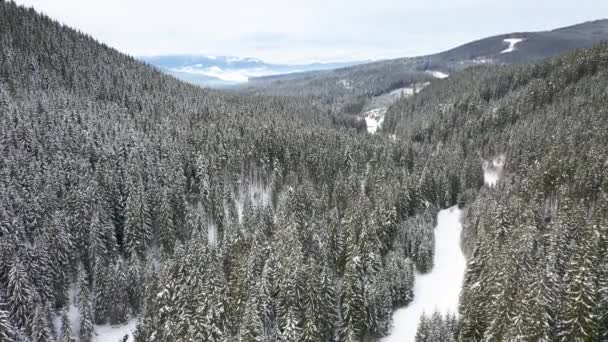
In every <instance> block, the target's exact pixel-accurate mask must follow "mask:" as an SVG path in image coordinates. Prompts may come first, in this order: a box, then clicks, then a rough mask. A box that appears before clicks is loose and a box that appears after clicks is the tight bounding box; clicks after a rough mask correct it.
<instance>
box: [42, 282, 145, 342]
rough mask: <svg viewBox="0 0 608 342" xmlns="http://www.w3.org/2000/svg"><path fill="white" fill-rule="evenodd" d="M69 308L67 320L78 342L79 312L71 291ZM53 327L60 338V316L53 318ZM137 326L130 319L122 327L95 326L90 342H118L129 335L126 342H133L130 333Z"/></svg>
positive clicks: (74, 295)
mask: <svg viewBox="0 0 608 342" xmlns="http://www.w3.org/2000/svg"><path fill="white" fill-rule="evenodd" d="M69 297H70V303H71V304H70V306H69V307H68V312H67V314H68V319H69V321H70V325H71V328H72V333H73V334H74V336H73V337H74V338H75V339H76V342H80V338H79V337H78V332H79V331H80V312H79V310H78V307H77V306H76V305H75V303H76V301H77V300H78V298H77V297H76V291H75V290H74V289H71V290H70V292H69ZM53 325H54V326H55V331H56V332H57V335H59V336H61V331H62V329H63V328H62V327H61V315H60V314H59V315H56V316H55V317H54V318H53ZM136 326H137V319H136V318H132V319H130V320H129V321H127V323H125V324H123V325H109V324H104V325H95V335H94V336H93V340H92V342H119V341H121V339H122V338H123V337H124V336H125V335H129V338H128V339H127V341H128V342H133V335H132V333H133V332H134V331H135V328H136Z"/></svg>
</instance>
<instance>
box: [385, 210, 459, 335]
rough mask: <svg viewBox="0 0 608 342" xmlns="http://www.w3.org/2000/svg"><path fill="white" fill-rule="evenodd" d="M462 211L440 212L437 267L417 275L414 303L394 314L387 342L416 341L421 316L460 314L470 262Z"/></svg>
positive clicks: (437, 231) (436, 234) (436, 236)
mask: <svg viewBox="0 0 608 342" xmlns="http://www.w3.org/2000/svg"><path fill="white" fill-rule="evenodd" d="M461 216H462V211H461V210H460V209H458V207H456V206H454V207H452V208H449V209H445V210H442V211H440V212H439V214H438V215H437V227H435V259H434V260H435V265H434V267H433V269H432V270H431V272H429V273H427V274H418V273H417V274H416V280H415V284H414V300H413V301H412V302H411V303H410V304H409V305H408V306H406V307H404V308H401V309H398V310H397V311H395V313H394V314H393V328H392V331H391V333H390V335H389V336H387V337H385V338H383V339H382V341H383V342H414V340H415V337H416V329H417V328H418V322H419V320H420V316H421V315H422V314H423V313H426V314H427V315H431V314H432V313H433V312H434V311H438V312H440V313H442V314H447V313H454V314H458V300H459V297H460V289H461V287H462V282H463V280H464V273H465V268H466V260H465V257H464V255H463V254H462V250H461V249H460V233H461V231H462V223H461Z"/></svg>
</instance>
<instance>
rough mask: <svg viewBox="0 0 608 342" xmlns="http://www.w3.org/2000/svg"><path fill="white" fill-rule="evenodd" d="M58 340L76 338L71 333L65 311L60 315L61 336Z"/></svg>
mask: <svg viewBox="0 0 608 342" xmlns="http://www.w3.org/2000/svg"><path fill="white" fill-rule="evenodd" d="M59 342H76V339H75V338H74V336H73V333H72V326H71V323H70V320H69V319H68V314H67V312H66V311H64V312H63V314H62V315H61V336H60V338H59Z"/></svg>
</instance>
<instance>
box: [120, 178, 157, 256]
mask: <svg viewBox="0 0 608 342" xmlns="http://www.w3.org/2000/svg"><path fill="white" fill-rule="evenodd" d="M129 190H130V193H129V198H128V200H127V208H126V212H127V222H126V227H125V230H126V233H125V240H126V246H127V252H128V254H129V255H131V256H137V257H139V258H143V257H144V256H145V253H146V248H147V246H148V243H149V241H150V239H151V238H152V236H151V235H152V227H151V226H152V218H151V216H150V211H149V207H148V203H147V198H146V193H145V189H144V184H143V180H142V179H141V178H139V179H138V181H137V183H136V184H134V185H133V186H132V187H131V188H130V189H129Z"/></svg>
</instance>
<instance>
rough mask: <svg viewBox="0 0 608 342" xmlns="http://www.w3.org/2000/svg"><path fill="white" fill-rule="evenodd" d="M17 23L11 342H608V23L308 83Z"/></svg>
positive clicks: (7, 333)
mask: <svg viewBox="0 0 608 342" xmlns="http://www.w3.org/2000/svg"><path fill="white" fill-rule="evenodd" d="M72 5H73V4H72ZM93 5H94V4H93V3H90V4H87V6H93ZM243 5H244V4H243ZM304 5H305V6H304V7H303V8H309V7H310V6H311V5H312V3H309V2H306V3H305V4H304ZM323 5H324V6H327V8H328V11H329V9H330V7H331V6H330V5H331V4H329V3H327V4H323ZM359 5H361V4H359ZM104 6H105V4H104ZM108 6H109V5H108ZM125 6H127V5H126V4H125ZM129 6H132V5H129ZM217 6H220V5H219V4H217ZM256 6H257V4H256ZM72 7H73V6H71V5H70V6H64V7H57V9H58V11H59V10H60V9H63V10H69V9H70V8H72ZM108 8H109V9H110V11H109V12H112V13H115V12H116V11H115V10H116V8H112V7H108ZM324 8H325V7H324ZM104 9H105V7H104ZM139 9H140V10H142V11H144V12H142V13H148V14H149V15H151V14H150V12H145V10H150V8H148V7H145V8H144V7H142V8H139ZM248 9H249V10H250V11H255V10H256V9H257V7H255V6H254V7H250V8H248ZM301 10H302V12H303V13H305V11H304V10H303V9H301ZM79 11H84V9H82V8H80V9H79ZM165 11H166V12H167V16H166V17H165V13H164V12H165ZM171 11H172V9H171V8H164V7H163V8H162V12H163V13H162V14H163V19H167V20H168V19H169V17H170V16H169V14H171V13H173V14H175V12H171ZM180 11H181V9H180ZM340 11H341V12H340V13H342V8H340ZM119 12H120V11H119ZM346 12H348V11H346ZM53 13H60V12H53ZM61 13H63V12H61ZM120 13H122V12H120ZM125 13H126V11H125ZM205 13H207V12H205ZM205 13H203V12H202V11H200V13H199V12H197V13H196V14H197V15H196V16H195V17H190V18H189V17H188V16H186V15H185V14H184V12H183V11H181V12H180V16H178V18H177V19H174V21H173V22H172V23H168V22H167V23H165V22H162V23H161V22H160V21H154V22H153V25H148V26H145V25H143V24H142V26H141V27H140V26H138V25H136V23H132V22H129V27H130V26H133V27H136V26H137V27H138V28H141V30H152V29H153V28H154V27H155V26H157V25H161V24H162V25H166V27H167V29H166V30H167V32H169V33H171V32H172V30H173V29H174V28H177V27H178V26H179V25H178V24H180V22H181V21H185V22H186V23H187V24H189V25H194V24H195V23H199V22H203V21H204V20H202V19H201V18H202V17H203V15H204V14H205ZM210 13H211V15H210V16H207V17H206V19H207V20H209V21H211V20H212V19H213V17H214V16H220V15H221V14H222V13H221V12H220V11H218V12H210ZM281 13H282V14H284V15H286V13H285V12H281ZM328 13H329V12H328ZM336 13H337V12H335V11H334V12H332V16H330V17H331V18H332V20H333V18H337V17H334V15H335V14H336ZM103 14H104V11H102V10H101V9H99V13H96V15H95V17H96V16H97V15H99V16H102V15H103ZM258 14H259V15H262V14H260V13H258ZM181 15H183V16H181ZM298 15H299V13H298ZM302 15H304V14H302ZM370 15H371V14H370ZM199 16H200V17H199ZM141 17H142V18H140V19H142V20H143V14H142V15H141ZM262 17H264V18H266V19H267V20H266V21H267V22H271V21H277V22H281V20H285V21H283V22H287V20H288V19H285V18H282V17H281V16H278V15H276V16H272V15H271V14H269V15H268V16H263V15H262ZM0 18H1V19H2V20H0V41H1V42H2V44H0V194H2V196H0V341H2V342H59V341H61V342H94V341H97V342H117V341H129V342H174V341H210V342H216V341H217V342H224V341H243V342H262V341H264V342H265V341H269V342H275V341H276V342H279V341H290V342H291V341H295V342H316V341H336V342H338V341H340V342H356V341H362V342H375V341H388V342H391V341H408V342H409V341H412V342H455V341H560V342H561V341H563V342H566V341H582V342H587V341H590V342H591V341H604V340H606V338H608V317H606V315H605V312H608V270H607V269H606V267H605V265H607V264H608V171H607V169H606V165H608V120H607V118H608V111H607V108H608V43H606V41H608V21H607V20H597V21H590V22H584V23H581V24H577V25H573V26H567V27H563V28H558V29H553V30H548V31H539V32H507V33H504V34H500V35H495V36H490V37H487V38H482V39H479V40H475V41H472V42H470V43H466V44H464V45H460V46H458V47H456V48H453V49H450V50H447V51H443V52H439V53H436V54H430V55H423V56H418V57H403V58H397V59H389V60H376V61H372V62H361V63H359V62H354V63H355V64H356V65H343V64H341V63H337V64H329V63H321V64H323V65H320V64H316V63H308V64H306V63H304V64H301V65H282V64H272V63H266V62H263V61H262V60H260V59H257V58H239V57H229V56H224V57H222V56H209V55H205V54H165V55H162V54H161V55H156V57H149V58H144V61H142V60H141V57H134V56H132V55H130V54H126V53H124V52H120V51H119V50H117V49H115V48H114V47H112V46H111V45H110V44H108V43H106V40H104V41H98V40H97V37H95V36H93V35H89V34H86V33H83V32H86V31H81V30H80V28H72V27H71V26H69V25H67V24H66V23H65V22H64V21H62V20H55V19H54V17H52V16H48V15H47V14H43V13H41V12H39V11H37V10H36V9H35V8H27V7H24V6H21V5H18V4H16V3H14V2H12V1H2V0H0ZM113 18H115V19H116V20H117V21H118V20H119V19H120V18H119V17H113ZM268 18H271V19H272V20H269V19H268ZM315 18H317V16H316V15H315ZM94 19H95V18H93V17H85V19H81V20H83V21H85V22H88V21H94ZM255 19H256V20H257V18H255ZM289 19H292V21H294V22H293V26H294V27H295V28H297V27H299V26H297V25H296V24H297V23H298V22H297V20H296V19H298V18H289ZM401 19H402V18H401V17H399V20H400V21H399V22H401V21H402V20H401ZM240 20H242V21H245V20H248V18H246V17H240ZM256 22H257V21H256ZM304 23H305V24H306V25H303V26H302V27H309V26H310V23H308V22H307V21H306V20H304ZM261 24H262V23H260V25H261ZM291 24H292V23H291V22H290V25H289V26H290V27H291V26H292V25H291ZM300 24H301V23H300ZM332 24H333V22H332ZM387 25H388V23H387ZM106 26H107V25H106ZM235 26H236V25H235ZM188 28H190V27H188ZM223 28H224V29H225V30H226V31H229V30H230V29H232V27H228V26H227V25H226V27H223ZM367 28H368V29H369V27H367ZM320 30H321V29H320ZM170 31H171V32H170ZM338 31H339V30H336V32H338ZM137 32H138V30H136V29H133V30H130V31H129V34H133V35H136V33H137ZM332 32H333V31H332ZM110 33H111V32H110ZM120 33H121V34H120V35H121V36H122V35H123V33H122V32H120ZM169 33H168V35H167V36H168V37H172V38H175V35H171V34H169ZM323 33H324V34H325V33H326V32H323ZM208 34H209V35H211V34H210V33H208ZM215 34H217V35H220V34H224V32H215ZM232 34H233V35H234V37H237V38H235V39H236V40H235V41H236V42H237V43H235V44H236V45H240V44H243V42H244V40H241V39H245V38H247V37H248V38H247V41H249V40H252V41H255V45H256V46H257V47H258V48H259V49H258V50H255V49H252V51H263V50H265V49H270V48H271V46H272V44H270V43H276V42H281V41H283V42H287V43H288V45H297V44H296V43H294V41H292V40H290V39H288V38H287V37H284V39H281V37H282V36H280V35H276V34H270V33H268V32H266V33H264V32H261V33H260V32H258V33H257V34H255V35H253V37H252V36H249V35H248V36H244V37H245V38H242V37H243V35H242V32H241V33H239V32H237V33H232ZM125 35H126V34H125ZM167 36H165V37H167ZM327 36H330V35H329V33H328V34H327ZM108 37H109V36H105V35H104V36H100V38H99V39H101V38H103V39H108ZM197 37H198V36H197ZM201 37H202V36H201ZM229 37H231V36H230V34H228V33H226V36H224V38H225V39H219V38H218V39H217V40H221V41H222V42H224V41H225V42H228V41H229V40H230V39H228V38H229ZM269 37H270V38H269ZM127 38H129V37H127ZM156 38H158V42H156V41H155V44H156V43H158V44H161V43H162V42H163V41H162V40H161V39H160V38H159V37H155V39H156ZM373 38H376V37H373ZM361 39H363V37H361ZM167 40H171V41H172V42H173V41H174V39H167ZM374 41H376V39H374ZM296 42H300V44H303V43H302V40H296ZM135 43H138V42H134V43H133V44H135ZM262 43H264V44H262ZM189 44H190V43H189ZM326 45H330V46H331V49H330V50H334V49H333V48H334V46H333V44H332V43H331V42H329V43H328V42H326ZM121 51H122V50H121ZM243 51H245V50H243ZM353 60H354V59H353ZM347 64H348V63H347ZM313 69H314V70H313ZM321 69H322V70H321ZM275 73H276V74H275ZM237 83H238V86H236V84H237ZM201 84H202V85H204V86H200V85H201ZM210 85H212V87H207V86H210ZM228 85H229V86H230V89H226V88H225V87H226V86H228Z"/></svg>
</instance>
